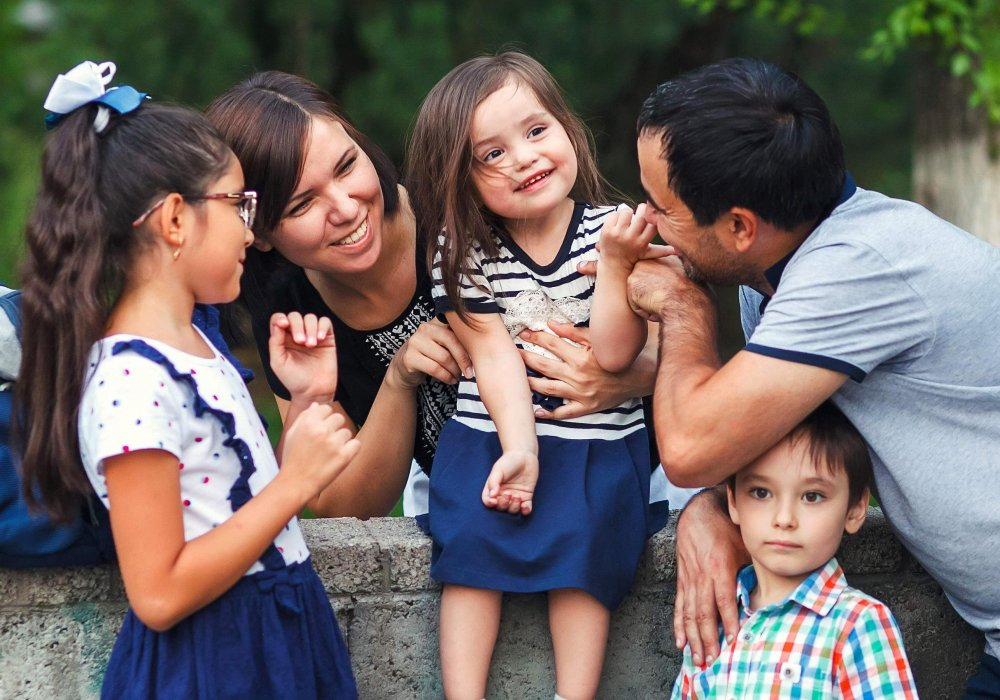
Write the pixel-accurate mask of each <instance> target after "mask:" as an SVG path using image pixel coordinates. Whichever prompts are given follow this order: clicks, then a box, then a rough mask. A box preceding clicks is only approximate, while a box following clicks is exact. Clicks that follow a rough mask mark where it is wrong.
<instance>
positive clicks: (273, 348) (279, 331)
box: [268, 311, 337, 403]
mask: <svg viewBox="0 0 1000 700" xmlns="http://www.w3.org/2000/svg"><path fill="white" fill-rule="evenodd" d="M268 349H269V350H270V354H271V369H273V370H274V373H275V374H276V375H277V376H278V379H280V380H281V383H282V384H284V385H285V388H286V389H288V392H289V393H290V394H291V395H292V398H293V400H294V399H298V400H300V401H308V402H310V403H311V402H312V401H317V402H320V403H325V402H330V401H332V400H333V395H334V393H335V392H336V391H337V347H336V343H335V342H334V338H333V324H332V323H331V322H330V319H328V318H326V317H325V316H324V317H322V318H317V317H316V316H315V315H313V314H306V315H305V316H303V315H302V314H300V313H299V312H297V311H293V312H291V313H288V314H282V313H277V314H274V315H273V316H271V337H270V339H269V340H268Z"/></svg>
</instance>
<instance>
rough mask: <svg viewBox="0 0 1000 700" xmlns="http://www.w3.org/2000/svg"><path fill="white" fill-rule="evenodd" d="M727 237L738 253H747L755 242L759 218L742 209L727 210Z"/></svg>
mask: <svg viewBox="0 0 1000 700" xmlns="http://www.w3.org/2000/svg"><path fill="white" fill-rule="evenodd" d="M728 216H729V235H730V237H731V240H732V243H733V246H734V248H735V249H736V251H737V252H738V253H745V252H747V251H748V250H749V249H750V247H751V246H752V245H753V244H754V241H756V240H757V233H758V229H759V227H760V217H758V216H757V214H756V213H754V212H752V211H751V210H749V209H746V208H744V207H733V208H732V209H730V210H729V214H728Z"/></svg>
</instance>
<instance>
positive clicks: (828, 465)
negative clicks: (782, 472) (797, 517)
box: [726, 401, 872, 505]
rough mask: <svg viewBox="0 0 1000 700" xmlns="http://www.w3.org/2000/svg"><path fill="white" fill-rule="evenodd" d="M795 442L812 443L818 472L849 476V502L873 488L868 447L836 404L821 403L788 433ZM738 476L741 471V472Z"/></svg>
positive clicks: (811, 454)
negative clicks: (842, 472) (806, 441)
mask: <svg viewBox="0 0 1000 700" xmlns="http://www.w3.org/2000/svg"><path fill="white" fill-rule="evenodd" d="M787 439H789V440H791V441H792V443H795V442H798V441H799V440H808V447H809V459H810V460H812V462H813V464H815V465H816V466H817V471H824V470H825V471H826V473H827V474H831V475H835V474H837V473H839V472H840V471H841V470H843V471H844V472H846V473H847V485H848V503H850V504H852V505H853V504H855V503H857V502H858V499H860V498H861V496H862V495H863V494H864V492H865V489H866V488H871V485H872V458H871V455H870V454H869V452H868V444H867V443H866V442H865V439H864V438H863V437H861V433H859V432H858V429H857V428H855V427H854V424H853V423H851V421H849V420H848V419H847V416H845V415H844V414H843V413H841V412H840V409H839V408H837V407H836V406H834V405H833V403H832V402H830V401H826V402H825V403H822V404H820V406H819V408H817V409H816V410H814V411H813V412H812V413H810V414H809V415H808V416H806V417H805V418H803V419H802V422H801V423H799V424H798V425H797V426H795V428H793V429H792V432H791V433H789V434H788V438H787ZM737 473H738V472H737ZM726 486H728V487H729V489H730V490H734V489H735V488H736V474H733V475H732V476H730V477H729V478H728V479H726Z"/></svg>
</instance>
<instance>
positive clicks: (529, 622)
mask: <svg viewBox="0 0 1000 700" xmlns="http://www.w3.org/2000/svg"><path fill="white" fill-rule="evenodd" d="M303 530H304V532H305V535H306V539H307V541H308V542H309V546H310V548H311V550H312V552H313V561H314V564H315V566H316V569H317V571H319V574H320V577H321V578H322V579H323V582H324V585H325V586H326V590H327V592H328V594H329V596H330V601H331V603H332V604H333V606H334V609H335V610H336V611H337V619H338V620H339V622H340V625H341V628H342V630H343V632H344V636H345V638H346V639H347V643H348V645H349V647H350V650H351V658H352V660H353V663H354V672H355V675H356V677H357V681H358V688H359V690H360V692H361V696H362V697H363V698H372V699H377V700H383V699H384V700H391V699H394V698H407V699H409V698H439V697H441V679H440V672H439V669H438V661H437V614H438V597H439V595H440V588H439V586H438V585H437V584H436V583H435V582H434V581H432V580H431V578H430V575H429V562H430V541H429V540H428V539H427V538H426V537H425V536H424V535H423V534H421V532H420V531H419V529H417V527H416V525H415V524H414V523H413V521H412V520H408V519H403V518H384V519H375V520H370V521H366V522H361V521H358V520H352V519H342V520H312V521H305V522H303ZM839 556H840V560H841V562H842V563H843V565H844V568H845V570H846V571H847V572H848V578H849V579H850V580H851V583H852V584H853V585H855V586H858V587H859V588H862V589H863V590H865V591H867V592H869V593H871V594H872V595H875V596H876V597H878V598H881V599H882V600H884V601H886V602H887V603H888V604H889V605H890V606H891V607H892V609H893V612H894V613H895V615H896V618H897V620H898V621H899V623H900V627H901V628H902V630H903V635H904V639H905V642H906V646H907V649H908V652H909V655H910V659H911V662H912V664H913V669H914V673H915V675H916V678H917V685H918V688H919V690H920V693H921V697H924V698H930V699H932V700H937V699H938V698H945V699H947V698H957V697H960V696H961V691H962V688H963V687H964V683H965V679H966V678H967V677H968V676H969V674H970V673H971V672H972V670H973V669H974V667H975V664H976V663H977V660H978V657H979V654H980V653H981V650H982V646H983V643H982V638H981V636H980V635H979V634H978V633H976V632H975V631H974V630H972V629H971V628H969V627H968V626H967V625H966V624H965V623H963V622H962V621H961V620H960V619H959V618H958V617H957V616H956V615H955V613H954V611H952V609H951V607H950V606H949V605H948V602H947V600H946V599H945V597H944V595H943V594H942V592H941V589H940V588H939V587H938V586H937V584H936V583H934V581H933V580H931V579H930V578H929V577H928V576H927V574H926V573H925V572H923V570H922V569H921V568H920V567H919V566H917V565H916V564H915V563H914V562H913V560H912V559H911V558H910V557H909V555H908V554H907V553H906V551H905V550H904V549H903V548H902V547H901V546H900V545H899V543H898V542H897V541H896V540H895V539H894V538H893V536H892V533H891V532H890V530H889V528H888V526H887V525H886V523H885V521H884V519H883V518H882V517H881V514H880V513H878V512H877V511H870V513H869V521H868V523H866V524H865V527H864V528H863V529H862V531H861V532H860V533H859V534H858V535H856V536H854V537H852V538H848V539H847V540H846V541H845V544H844V546H843V548H842V550H841V552H840V554H839ZM675 575H676V560H675V558H674V529H673V521H672V522H671V523H670V525H668V527H667V528H666V529H665V530H664V531H663V532H661V533H659V534H658V535H656V536H655V537H654V538H653V539H652V540H651V541H650V543H649V545H648V547H647V549H646V554H645V556H644V559H643V563H642V566H641V568H640V570H639V572H638V575H637V577H636V583H635V586H634V587H633V591H632V594H631V595H630V596H629V597H628V598H627V599H626V601H625V602H624V603H623V604H622V607H621V608H620V609H619V610H618V612H617V614H616V615H615V617H614V618H613V620H612V626H611V635H610V641H609V645H608V652H607V660H606V662H605V668H604V676H603V679H602V682H601V688H600V693H599V695H600V697H601V698H615V699H617V698H635V699H642V698H663V697H667V696H668V694H669V691H670V687H671V685H672V683H673V679H674V676H675V675H676V673H677V668H678V666H679V664H680V652H679V651H677V650H676V649H674V645H673V639H672V638H673V632H672V625H671V616H672V614H673V602H674V579H675ZM125 607H126V601H125V594H124V590H123V588H122V585H121V579H120V577H119V576H118V572H117V570H116V569H114V568H112V567H98V568H79V569H53V570H38V571H9V570H3V569H0V699H2V700H7V699H8V698H11V699H13V698H17V699H21V698H25V699H34V698H96V697H97V696H98V694H99V691H100V683H101V678H102V675H103V669H104V665H105V664H106V663H107V659H108V655H109V654H110V652H111V646H112V644H113V643H114V638H115V635H116V634H117V632H118V628H119V626H120V624H121V619H122V615H123V614H124V611H125ZM554 682H555V681H554V672H553V661H552V649H551V643H550V640H549V634H548V622H547V613H546V605H545V597H544V596H543V595H510V596H507V597H506V598H505V600H504V606H503V622H502V624H501V629H500V639H499V641H498V643H497V648H496V653H495V655H494V661H493V667H492V670H491V673H490V681H489V692H488V696H489V697H491V698H551V697H552V692H553V689H554Z"/></svg>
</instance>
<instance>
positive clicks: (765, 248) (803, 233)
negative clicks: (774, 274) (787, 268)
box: [749, 222, 817, 296]
mask: <svg viewBox="0 0 1000 700" xmlns="http://www.w3.org/2000/svg"><path fill="white" fill-rule="evenodd" d="M816 225H817V222H810V223H807V224H802V225H801V226H797V227H796V228H793V229H781V228H777V227H775V226H771V225H770V224H767V223H764V222H761V226H762V227H763V229H764V230H763V231H762V233H763V234H764V236H763V237H762V238H761V243H762V244H763V245H761V247H760V252H759V254H758V258H757V261H758V266H759V269H760V270H761V271H762V272H761V275H760V279H759V280H757V281H756V282H754V283H752V284H750V285H749V286H750V287H751V288H753V289H755V290H756V291H758V292H760V293H761V294H763V295H765V296H773V295H774V291H775V290H774V286H773V285H772V284H771V283H770V282H769V281H768V280H767V278H766V276H765V275H764V272H766V271H767V270H770V269H771V268H772V267H774V266H775V265H776V264H778V263H779V262H780V261H782V260H784V259H785V258H786V257H788V255H790V254H791V253H792V252H794V251H796V250H798V248H799V246H800V245H802V243H803V242H804V241H805V240H806V239H807V238H808V237H809V234H811V233H812V232H813V230H814V229H815V228H816Z"/></svg>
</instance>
